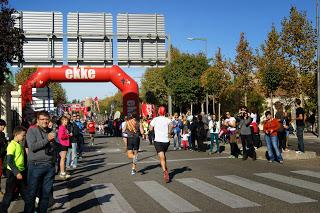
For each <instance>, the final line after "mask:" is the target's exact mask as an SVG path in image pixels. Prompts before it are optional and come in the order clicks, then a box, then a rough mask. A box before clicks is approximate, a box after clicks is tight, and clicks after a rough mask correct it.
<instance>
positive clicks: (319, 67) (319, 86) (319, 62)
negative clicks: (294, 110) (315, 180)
mask: <svg viewBox="0 0 320 213" xmlns="http://www.w3.org/2000/svg"><path fill="white" fill-rule="evenodd" d="M316 1H317V7H316V8H317V15H316V19H317V20H316V23H317V92H318V125H317V132H318V138H320V55H319V54H320V49H319V48H320V39H319V0H316Z"/></svg>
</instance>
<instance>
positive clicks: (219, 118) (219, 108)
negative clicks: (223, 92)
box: [218, 102, 221, 125]
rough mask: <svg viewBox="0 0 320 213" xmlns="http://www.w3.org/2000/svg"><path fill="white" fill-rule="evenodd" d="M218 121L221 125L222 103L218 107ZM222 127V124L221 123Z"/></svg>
mask: <svg viewBox="0 0 320 213" xmlns="http://www.w3.org/2000/svg"><path fill="white" fill-rule="evenodd" d="M218 116H219V117H218V121H219V123H220V120H221V104H220V102H219V105H218ZM220 125H221V123H220Z"/></svg>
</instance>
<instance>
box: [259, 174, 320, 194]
mask: <svg viewBox="0 0 320 213" xmlns="http://www.w3.org/2000/svg"><path fill="white" fill-rule="evenodd" d="M255 175H257V176H260V177H264V178H268V179H271V180H275V181H279V182H281V183H286V184H289V185H293V186H297V187H300V188H304V189H309V190H312V191H316V192H320V184H318V183H312V182H309V181H305V180H300V179H297V178H293V177H287V176H284V175H278V174H275V173H271V172H268V173H256V174H255Z"/></svg>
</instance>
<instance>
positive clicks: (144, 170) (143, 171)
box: [138, 164, 160, 175]
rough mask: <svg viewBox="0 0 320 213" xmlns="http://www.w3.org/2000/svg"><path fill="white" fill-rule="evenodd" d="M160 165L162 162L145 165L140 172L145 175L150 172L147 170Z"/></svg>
mask: <svg viewBox="0 0 320 213" xmlns="http://www.w3.org/2000/svg"><path fill="white" fill-rule="evenodd" d="M158 167H160V164H156V165H149V166H146V167H144V168H143V169H140V170H139V171H138V172H139V173H141V175H145V174H147V173H148V172H146V171H148V170H152V169H155V168H158Z"/></svg>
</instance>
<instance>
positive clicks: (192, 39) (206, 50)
mask: <svg viewBox="0 0 320 213" xmlns="http://www.w3.org/2000/svg"><path fill="white" fill-rule="evenodd" d="M187 39H188V40H189V41H203V42H204V44H205V52H204V54H205V56H206V58H207V57H208V39H207V38H192V37H190V38H187ZM201 111H202V112H203V111H204V110H203V103H201ZM206 113H207V114H208V113H209V97H208V93H207V94H206Z"/></svg>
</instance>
